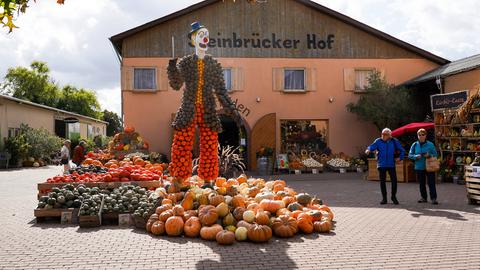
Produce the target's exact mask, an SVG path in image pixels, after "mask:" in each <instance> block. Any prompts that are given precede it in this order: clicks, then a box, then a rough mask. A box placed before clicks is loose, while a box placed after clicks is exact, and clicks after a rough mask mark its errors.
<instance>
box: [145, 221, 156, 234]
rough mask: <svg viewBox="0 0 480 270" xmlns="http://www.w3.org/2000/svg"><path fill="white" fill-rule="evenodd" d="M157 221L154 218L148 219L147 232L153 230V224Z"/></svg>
mask: <svg viewBox="0 0 480 270" xmlns="http://www.w3.org/2000/svg"><path fill="white" fill-rule="evenodd" d="M155 222H156V221H154V220H148V221H147V225H146V226H145V229H146V230H147V232H152V231H151V229H152V225H153V223H155Z"/></svg>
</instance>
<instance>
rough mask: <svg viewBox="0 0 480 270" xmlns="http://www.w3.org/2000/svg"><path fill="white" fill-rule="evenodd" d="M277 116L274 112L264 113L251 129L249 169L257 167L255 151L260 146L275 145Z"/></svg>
mask: <svg viewBox="0 0 480 270" xmlns="http://www.w3.org/2000/svg"><path fill="white" fill-rule="evenodd" d="M276 122H277V116H276V114H275V113H270V114H266V115H264V116H263V117H262V118H260V119H259V120H258V121H257V123H255V126H254V127H253V129H252V132H251V136H250V147H249V149H250V150H249V153H250V167H249V168H250V170H256V169H257V157H256V153H257V151H258V150H259V149H260V148H261V147H266V146H268V147H271V148H273V149H275V146H276V138H277V137H276V130H277V125H276Z"/></svg>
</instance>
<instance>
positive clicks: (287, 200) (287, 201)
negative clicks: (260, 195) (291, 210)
mask: <svg viewBox="0 0 480 270" xmlns="http://www.w3.org/2000/svg"><path fill="white" fill-rule="evenodd" d="M282 201H283V202H284V203H285V205H289V204H291V203H294V202H295V201H296V199H295V197H293V196H285V197H283V198H282Z"/></svg>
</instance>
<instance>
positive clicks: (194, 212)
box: [183, 210, 198, 222]
mask: <svg viewBox="0 0 480 270" xmlns="http://www.w3.org/2000/svg"><path fill="white" fill-rule="evenodd" d="M197 216H198V211H197V210H187V211H185V214H184V215H183V221H185V222H186V221H187V220H188V219H189V218H191V217H197Z"/></svg>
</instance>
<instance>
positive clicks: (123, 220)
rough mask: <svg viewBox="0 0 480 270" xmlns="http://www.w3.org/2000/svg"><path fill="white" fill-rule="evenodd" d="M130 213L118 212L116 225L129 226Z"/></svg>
mask: <svg viewBox="0 0 480 270" xmlns="http://www.w3.org/2000/svg"><path fill="white" fill-rule="evenodd" d="M130 220H131V216H130V214H118V226H127V227H128V226H130Z"/></svg>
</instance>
